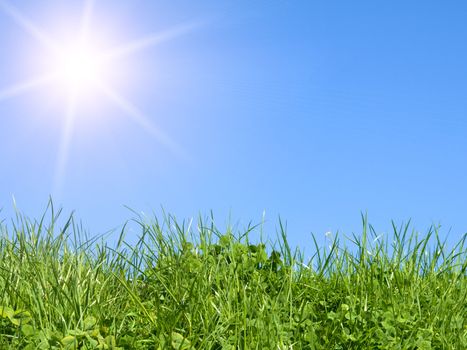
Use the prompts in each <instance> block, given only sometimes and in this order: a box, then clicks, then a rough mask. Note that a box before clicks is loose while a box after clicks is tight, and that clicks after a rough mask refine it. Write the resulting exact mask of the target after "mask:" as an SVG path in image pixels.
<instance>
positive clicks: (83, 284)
mask: <svg viewBox="0 0 467 350" xmlns="http://www.w3.org/2000/svg"><path fill="white" fill-rule="evenodd" d="M58 215H59V213H54V212H53V208H52V207H49V209H48V211H47V213H46V214H45V215H44V217H42V218H39V219H38V220H29V219H27V218H25V217H23V216H21V215H20V214H18V216H17V218H15V219H14V221H13V223H8V224H6V223H5V222H4V223H3V224H2V226H1V229H0V233H1V236H0V349H467V278H466V276H467V274H466V269H467V251H466V245H465V243H466V242H465V241H466V240H467V237H466V235H463V237H462V239H461V240H460V241H459V243H458V244H457V245H456V246H455V247H454V248H451V249H449V250H448V249H447V248H446V246H445V243H444V242H443V240H442V239H441V235H440V234H439V233H438V231H437V230H436V229H435V228H433V229H431V230H430V231H429V232H426V233H424V234H421V235H419V234H418V233H416V232H415V231H412V229H411V228H410V227H409V226H408V225H407V226H402V227H396V226H394V232H393V233H392V234H391V235H390V236H388V237H376V236H375V233H374V230H373V229H372V228H371V226H369V225H368V224H367V222H366V219H365V218H363V230H362V233H361V234H359V235H355V236H352V237H350V238H347V239H345V240H344V238H342V239H341V238H340V237H333V238H332V239H331V240H330V241H329V242H328V243H329V246H327V245H326V246H324V247H320V246H319V244H318V243H317V240H314V238H313V237H312V236H310V237H309V238H308V239H309V240H308V242H306V243H305V242H304V244H307V245H308V246H310V247H311V246H312V247H314V250H313V255H312V259H311V261H305V260H304V258H303V256H302V254H301V253H300V252H299V251H294V250H292V249H291V248H290V247H289V245H288V243H287V240H286V232H284V229H283V227H282V225H281V224H280V223H279V224H278V232H279V235H278V239H277V242H276V243H275V244H271V243H268V242H266V243H264V244H263V243H259V242H258V241H254V242H253V240H252V241H250V238H249V237H252V232H253V231H252V230H253V229H254V228H253V227H250V228H247V229H245V230H244V232H231V231H230V230H227V232H219V230H217V229H216V227H214V225H213V224H211V220H209V219H207V220H199V221H198V222H196V223H193V225H191V226H190V225H188V223H183V222H177V220H175V219H174V218H173V217H171V216H166V217H164V218H163V220H161V221H157V220H156V219H154V220H153V221H152V222H145V221H143V220H140V219H137V222H139V227H140V229H141V231H140V239H139V241H138V242H137V244H134V245H133V246H130V245H128V244H126V243H125V238H124V234H122V235H121V236H120V240H119V242H118V243H115V244H114V245H113V246H111V245H107V244H106V243H105V240H104V239H102V238H97V239H87V238H83V236H84V233H83V232H82V230H81V229H80V226H79V225H77V224H75V222H74V220H73V218H72V217H70V219H69V220H68V221H65V222H63V223H62V225H61V227H59V225H58V224H57V217H58ZM62 219H63V218H62Z"/></svg>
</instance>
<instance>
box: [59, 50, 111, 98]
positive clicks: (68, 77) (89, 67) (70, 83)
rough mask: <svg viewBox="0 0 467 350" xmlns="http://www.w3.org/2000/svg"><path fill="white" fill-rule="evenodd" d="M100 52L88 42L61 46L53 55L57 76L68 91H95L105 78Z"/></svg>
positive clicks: (80, 92) (78, 92)
mask: <svg viewBox="0 0 467 350" xmlns="http://www.w3.org/2000/svg"><path fill="white" fill-rule="evenodd" d="M100 56H101V54H100V52H99V50H97V49H96V48H95V47H93V46H92V45H90V44H88V43H79V44H78V45H76V46H70V47H67V48H63V49H61V50H60V51H59V53H58V54H57V57H55V63H54V66H55V67H57V78H58V80H59V83H60V85H63V87H64V88H66V89H67V90H68V91H69V92H72V93H77V94H82V93H83V92H85V91H95V90H96V89H97V88H98V84H99V81H103V80H105V79H106V76H105V70H104V65H103V63H102V62H101V60H100Z"/></svg>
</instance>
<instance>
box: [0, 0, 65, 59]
mask: <svg viewBox="0 0 467 350" xmlns="http://www.w3.org/2000/svg"><path fill="white" fill-rule="evenodd" d="M0 9H1V10H3V12H4V13H5V14H7V15H8V16H9V17H10V18H11V19H12V20H13V21H15V22H16V24H18V25H19V26H20V27H21V28H23V29H24V30H25V31H26V32H28V33H29V34H30V35H32V36H33V37H34V38H36V39H37V40H38V41H39V42H40V43H42V44H43V45H44V46H46V47H47V48H48V49H50V50H51V51H54V52H57V51H59V48H58V47H57V44H56V43H55V42H54V41H53V40H52V39H51V38H50V37H49V36H48V35H47V34H45V33H44V32H43V31H41V30H40V29H39V28H38V27H36V25H35V24H34V23H33V22H32V21H31V20H29V19H28V18H27V17H25V16H24V15H23V14H22V13H21V12H19V11H18V10H17V9H16V8H15V7H13V6H12V5H11V4H9V3H8V2H6V1H3V0H0Z"/></svg>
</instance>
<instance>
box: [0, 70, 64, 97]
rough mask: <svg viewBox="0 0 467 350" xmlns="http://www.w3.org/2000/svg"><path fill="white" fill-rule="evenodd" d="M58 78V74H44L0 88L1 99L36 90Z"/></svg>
mask: <svg viewBox="0 0 467 350" xmlns="http://www.w3.org/2000/svg"><path fill="white" fill-rule="evenodd" d="M56 78H57V76H56V74H47V75H44V76H40V77H36V78H33V79H29V80H28V81H24V82H21V83H17V84H15V85H13V86H10V87H8V88H6V89H3V90H0V101H2V100H7V99H10V98H12V97H16V96H18V95H22V94H24V93H26V92H28V91H30V90H34V89H37V88H40V87H42V86H45V85H47V84H50V83H51V82H53V81H54V80H55V79H56Z"/></svg>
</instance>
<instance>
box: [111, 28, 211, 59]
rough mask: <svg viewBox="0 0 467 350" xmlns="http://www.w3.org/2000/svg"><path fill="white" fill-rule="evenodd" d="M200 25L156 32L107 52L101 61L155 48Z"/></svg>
mask: <svg viewBox="0 0 467 350" xmlns="http://www.w3.org/2000/svg"><path fill="white" fill-rule="evenodd" d="M202 24H203V23H202V22H190V23H185V24H182V25H179V26H177V27H174V28H171V29H168V30H165V31H162V32H157V33H155V34H153V35H150V36H147V37H144V38H140V39H137V40H135V41H132V42H130V43H127V44H124V45H121V46H118V47H115V48H113V49H111V50H109V51H108V52H106V53H104V54H103V55H102V60H104V61H107V60H113V59H117V58H122V57H125V56H128V55H130V54H133V53H136V52H138V51H141V50H144V49H147V48H149V47H151V46H155V45H158V44H160V43H163V42H165V41H169V40H171V39H173V38H176V37H178V36H181V35H184V34H187V33H189V32H191V31H193V30H194V29H196V28H197V27H199V26H201V25H202Z"/></svg>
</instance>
